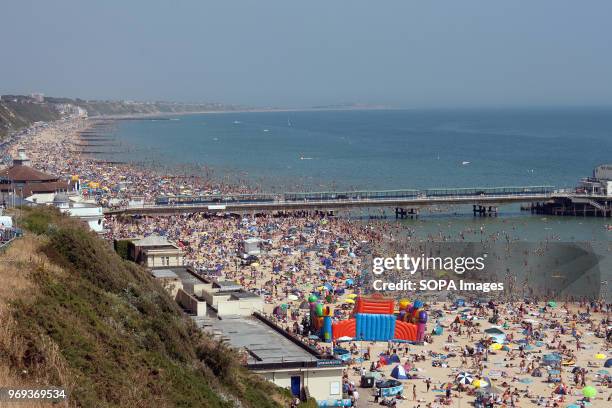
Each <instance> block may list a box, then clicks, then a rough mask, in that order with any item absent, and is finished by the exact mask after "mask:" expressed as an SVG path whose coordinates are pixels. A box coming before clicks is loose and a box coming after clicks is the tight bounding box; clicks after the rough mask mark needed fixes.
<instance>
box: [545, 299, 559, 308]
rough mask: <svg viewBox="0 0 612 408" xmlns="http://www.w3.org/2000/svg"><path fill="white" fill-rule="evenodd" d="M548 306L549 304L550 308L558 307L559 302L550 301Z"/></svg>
mask: <svg viewBox="0 0 612 408" xmlns="http://www.w3.org/2000/svg"><path fill="white" fill-rule="evenodd" d="M547 304H548V306H550V307H557V302H555V301H554V300H550V301H548V303H547Z"/></svg>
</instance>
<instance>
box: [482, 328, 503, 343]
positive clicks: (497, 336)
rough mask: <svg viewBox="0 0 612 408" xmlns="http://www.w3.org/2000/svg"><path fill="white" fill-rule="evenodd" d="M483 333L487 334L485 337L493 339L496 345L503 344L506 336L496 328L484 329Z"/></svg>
mask: <svg viewBox="0 0 612 408" xmlns="http://www.w3.org/2000/svg"><path fill="white" fill-rule="evenodd" d="M485 333H486V334H487V337H491V338H493V340H494V341H495V342H496V343H503V342H504V341H505V340H506V334H505V333H504V332H503V331H502V330H500V329H498V328H497V327H491V328H490V329H486V330H485Z"/></svg>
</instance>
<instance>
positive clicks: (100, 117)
mask: <svg viewBox="0 0 612 408" xmlns="http://www.w3.org/2000/svg"><path fill="white" fill-rule="evenodd" d="M395 109H397V108H394V107H390V106H379V105H372V106H368V105H355V106H350V105H347V106H341V105H338V106H334V105H332V106H329V107H325V106H315V107H305V108H252V109H251V108H247V109H219V110H201V111H184V112H143V113H127V114H118V115H93V116H89V119H93V120H96V119H98V120H137V119H151V118H157V119H161V118H164V117H173V116H187V115H208V114H228V113H266V112H334V111H368V110H395Z"/></svg>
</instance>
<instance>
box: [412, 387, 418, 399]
mask: <svg viewBox="0 0 612 408" xmlns="http://www.w3.org/2000/svg"><path fill="white" fill-rule="evenodd" d="M416 398H417V393H416V384H412V400H413V401H416Z"/></svg>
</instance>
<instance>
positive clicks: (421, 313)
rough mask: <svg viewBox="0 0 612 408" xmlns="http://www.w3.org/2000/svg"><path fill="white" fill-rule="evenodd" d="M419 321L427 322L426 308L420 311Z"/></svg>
mask: <svg viewBox="0 0 612 408" xmlns="http://www.w3.org/2000/svg"><path fill="white" fill-rule="evenodd" d="M419 323H427V312H426V311H424V310H421V311H420V312H419Z"/></svg>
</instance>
